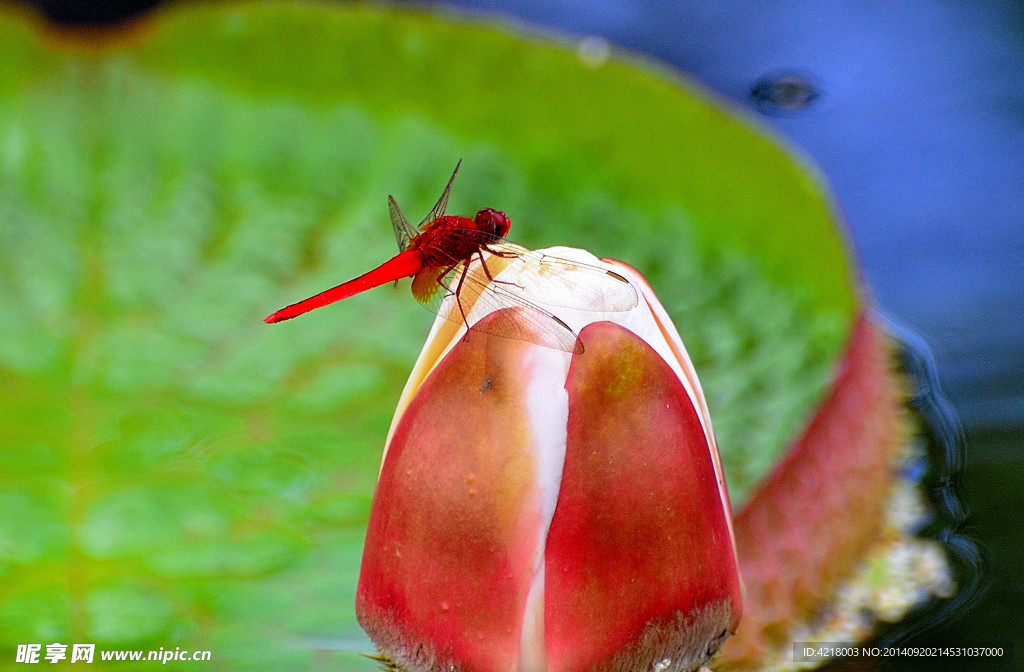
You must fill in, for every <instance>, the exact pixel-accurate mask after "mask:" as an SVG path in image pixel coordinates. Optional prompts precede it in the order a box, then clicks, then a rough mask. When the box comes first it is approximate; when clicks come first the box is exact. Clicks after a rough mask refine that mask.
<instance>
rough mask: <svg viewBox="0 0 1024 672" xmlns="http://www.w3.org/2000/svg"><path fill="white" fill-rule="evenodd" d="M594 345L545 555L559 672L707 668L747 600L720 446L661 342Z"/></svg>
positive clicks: (579, 363) (572, 376) (589, 343)
mask: <svg viewBox="0 0 1024 672" xmlns="http://www.w3.org/2000/svg"><path fill="white" fill-rule="evenodd" d="M580 336H581V338H582V339H583V341H584V343H585V344H586V352H585V353H584V354H583V355H582V356H577V357H575V358H574V359H573V362H572V366H571V368H570V371H569V376H568V381H567V383H566V389H567V390H568V392H569V430H568V441H567V450H566V458H565V467H564V471H563V476H562V487H561V490H560V492H559V496H558V503H557V507H556V509H555V514H554V519H553V520H552V522H551V529H550V532H549V535H548V543H547V547H546V550H545V555H544V557H545V562H546V570H545V571H546V590H545V601H544V607H545V631H544V632H545V639H546V645H547V651H548V665H549V669H550V672H575V671H577V670H581V671H582V670H591V669H602V670H603V669H619V668H617V667H614V662H615V661H619V662H620V663H622V664H626V661H629V664H628V665H627V667H624V668H622V669H637V670H640V669H652V666H654V665H655V664H657V663H659V662H661V661H663V660H664V659H666V658H667V659H670V660H671V661H672V662H673V665H672V667H671V669H679V668H678V667H676V665H683V664H684V661H686V660H692V661H693V662H694V663H699V662H702V661H703V660H705V659H706V658H707V651H708V650H709V649H710V650H711V651H714V650H716V649H717V647H718V646H719V645H720V643H721V639H722V637H723V636H724V635H725V634H726V633H728V632H732V631H733V630H734V629H735V628H736V625H737V622H738V620H739V615H740V610H741V602H742V600H741V595H740V593H741V588H740V581H739V574H738V570H737V564H736V556H735V553H734V551H733V546H732V540H731V533H730V522H729V518H728V512H727V510H726V505H725V504H724V500H723V496H722V494H721V493H720V491H719V483H718V479H717V476H716V470H715V464H714V460H713V457H712V449H711V447H710V446H709V444H708V441H707V438H706V436H705V432H704V428H703V426H702V424H701V421H700V419H699V417H698V414H697V412H696V410H695V409H694V406H693V402H692V401H691V399H690V397H689V395H688V394H687V392H686V390H685V389H684V387H683V385H682V383H681V382H680V380H679V378H678V377H677V376H676V375H675V373H674V372H673V371H672V369H671V368H670V367H669V366H668V365H667V364H666V363H665V361H664V360H663V359H662V358H661V357H660V356H659V355H658V354H657V353H656V352H655V351H654V350H653V349H652V348H651V347H650V346H649V345H647V344H646V343H645V342H644V341H643V340H641V339H640V338H638V337H637V336H636V335H635V334H633V333H632V332H631V331H629V330H627V329H625V328H623V327H620V326H617V325H614V324H612V323H609V322H600V323H595V324H592V325H590V326H588V327H586V328H585V329H584V330H583V331H582V332H581V334H580ZM685 669H689V668H685Z"/></svg>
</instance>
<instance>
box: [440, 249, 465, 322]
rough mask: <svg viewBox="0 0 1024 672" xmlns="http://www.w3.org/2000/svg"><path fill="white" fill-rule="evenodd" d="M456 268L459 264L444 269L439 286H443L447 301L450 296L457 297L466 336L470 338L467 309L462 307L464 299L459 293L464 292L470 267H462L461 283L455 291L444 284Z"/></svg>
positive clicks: (456, 300) (456, 301)
mask: <svg viewBox="0 0 1024 672" xmlns="http://www.w3.org/2000/svg"><path fill="white" fill-rule="evenodd" d="M456 266H458V264H452V265H451V266H449V267H448V268H446V269H444V271H443V272H442V273H440V274H439V275H438V276H437V284H439V285H441V287H442V288H443V289H444V291H445V295H444V298H445V299H447V298H448V297H449V296H454V297H455V303H457V304H458V306H459V312H460V313H461V314H462V323H463V324H465V325H466V336H469V318H467V317H466V309H465V308H463V307H462V298H461V297H460V296H459V292H460V291H462V283H463V282H465V280H466V273H468V272H469V265H468V264H467V265H465V266H463V267H462V273H460V274H459V282H458V284H457V285H456V286H455V289H452V288H451V287H450V286H448V285H446V284H444V278H445V276H447V275H448V273H450V272H451V270H452V269H453V268H455V267H456ZM442 300H443V299H442Z"/></svg>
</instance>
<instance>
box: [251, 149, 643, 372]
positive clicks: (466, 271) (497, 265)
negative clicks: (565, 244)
mask: <svg viewBox="0 0 1024 672" xmlns="http://www.w3.org/2000/svg"><path fill="white" fill-rule="evenodd" d="M461 164H462V162H461V161H460V162H459V163H458V164H456V166H455V172H453V173H452V176H451V179H450V180H448V186H446V187H445V189H444V192H443V193H442V194H441V198H439V199H438V201H437V204H436V205H434V207H433V209H431V211H430V213H429V214H428V215H427V216H426V217H425V218H424V219H423V221H422V222H420V225H419V227H418V228H413V227H412V226H411V225H410V224H409V220H407V219H406V218H405V215H403V214H402V211H401V209H400V208H399V207H398V203H396V202H395V199H394V198H393V197H391V196H388V210H389V211H390V214H391V225H392V227H393V228H394V230H395V239H396V240H397V241H398V249H399V253H398V254H397V255H396V256H395V257H393V258H391V259H390V260H388V261H386V262H384V263H383V264H381V265H380V266H378V267H377V268H375V269H373V270H372V271H370V272H368V273H365V274H363V275H361V276H359V277H358V278H355V279H353V280H349V281H348V282H345V283H342V284H340V285H338V286H337V287H333V288H331V289H328V290H325V291H323V292H320V293H319V294H317V295H315V296H311V297H309V298H308V299H304V300H302V301H299V302H298V303H293V304H292V305H290V306H287V307H285V308H282V309H281V310H279V311H277V312H275V313H273V314H272V315H269V316H267V317H266V318H265V319H264V322H267V323H268V324H272V323H274V322H281V321H283V320H290V319H292V318H293V317H298V316H299V315H302V314H303V313H306V312H308V311H310V310H313V309H314V308H320V307H321V306H326V305H327V304H329V303H334V302H335V301H340V300H341V299H346V298H348V297H350V296H352V295H354V294H358V293H360V292H363V291H365V290H367V289H372V288H374V287H378V286H380V285H383V284H386V283H388V282H391V281H395V280H399V279H401V278H405V277H412V279H413V280H412V294H413V296H414V297H416V300H417V301H419V302H420V303H421V304H423V305H424V306H426V307H427V308H428V309H430V310H431V311H432V312H434V313H437V314H438V315H441V316H443V317H445V318H446V319H449V320H452V321H454V322H459V323H462V324H465V325H466V328H467V330H468V331H467V334H466V336H467V337H468V335H469V331H474V330H475V331H483V332H487V333H490V334H493V335H496V336H501V337H504V338H515V339H520V340H525V341H530V342H533V343H537V344H539V345H543V346H546V347H549V348H554V349H556V350H564V351H566V352H575V353H581V352H583V345H582V343H581V342H580V340H579V338H578V337H577V335H576V333H575V332H574V331H573V330H572V329H571V328H570V327H569V325H567V324H566V323H565V322H564V321H562V320H561V319H559V318H558V317H556V316H555V315H553V314H551V313H550V312H549V311H547V310H545V309H544V308H542V307H541V306H540V305H538V303H543V304H546V305H552V306H561V307H564V308H572V309H576V310H588V311H613V312H614V311H623V310H629V309H631V308H633V307H634V306H636V304H637V295H636V291H635V290H634V289H633V287H632V285H630V284H629V282H628V281H627V280H626V279H625V278H624V277H623V276H621V275H619V274H618V273H615V272H613V271H610V270H608V269H606V268H601V267H599V266H594V265H590V264H585V263H581V262H577V261H571V260H568V259H561V258H559V257H555V256H551V255H549V254H545V253H542V252H536V251H532V250H528V249H526V248H524V247H521V246H519V245H514V244H511V243H506V242H504V239H505V236H506V235H507V234H508V231H509V228H510V227H511V221H510V220H509V217H508V215H506V214H505V213H504V212H499V211H497V210H494V209H492V208H483V209H482V210H480V211H479V212H477V213H476V216H474V217H473V218H472V219H469V218H468V217H459V216H457V215H446V214H445V209H446V208H447V206H448V195H449V194H450V193H451V190H452V184H454V183H455V176H456V175H458V173H459V166H460V165H461ZM499 274H500V275H501V277H502V278H509V279H507V280H505V279H499V278H498V277H497V276H499ZM507 308H510V309H513V310H504V311H502V312H500V313H497V314H496V315H494V316H493V317H491V318H490V319H488V320H487V321H486V322H484V323H482V324H480V323H478V320H479V319H480V318H482V317H484V316H486V315H490V314H491V313H494V312H495V311H499V310H501V309H507Z"/></svg>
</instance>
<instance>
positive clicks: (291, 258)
mask: <svg viewBox="0 0 1024 672" xmlns="http://www.w3.org/2000/svg"><path fill="white" fill-rule="evenodd" d="M0 10H3V13H0V44H3V45H4V48H3V50H2V52H0V250H2V252H0V376H2V380H3V383H2V388H0V669H2V668H4V667H6V666H7V664H8V663H10V662H13V660H14V651H15V649H16V646H17V644H20V643H30V642H35V643H43V644H44V645H45V644H47V643H51V642H62V643H66V644H70V643H89V642H92V643H96V644H97V647H98V649H104V648H106V649H114V648H131V649H157V648H159V647H164V648H165V649H173V648H174V647H178V646H180V647H182V648H184V649H209V650H211V651H212V652H213V663H210V664H204V665H212V667H211V668H210V669H223V670H246V669H261V670H266V669H288V670H303V669H308V670H314V669H372V668H373V664H372V663H371V662H370V661H368V660H365V659H363V658H361V657H360V656H359V655H358V654H357V653H356V652H358V651H369V650H371V645H370V644H369V642H368V641H367V640H366V639H365V637H364V636H363V635H362V633H361V631H360V630H359V627H358V625H357V623H356V622H355V618H354V613H353V595H354V591H355V585H356V578H357V575H358V569H359V561H360V557H361V544H362V537H363V530H364V527H365V523H366V519H367V515H368V511H369V506H370V499H371V495H372V491H373V485H374V481H375V478H376V473H377V468H378V463H379V459H380V453H381V449H382V447H383V442H384V438H385V436H386V433H387V428H388V424H389V422H390V418H391V414H392V411H393V408H394V404H395V402H396V401H397V398H398V395H399V392H400V390H401V387H402V385H403V384H404V380H405V376H406V374H407V372H408V370H409V369H410V368H411V366H412V363H413V362H414V360H415V358H416V356H417V353H418V351H419V348H420V346H421V344H422V340H423V338H424V336H425V335H426V332H427V330H428V328H429V324H430V321H431V316H430V314H429V313H426V312H424V311H423V310H422V309H420V308H419V307H418V306H417V305H416V303H415V301H413V300H412V299H411V297H410V296H409V293H408V289H407V288H406V287H405V286H404V285H403V286H400V287H398V288H392V287H382V288H379V289H377V290H375V291H373V292H370V293H367V294H364V295H360V296H357V297H353V298H352V299H349V300H347V301H346V302H344V303H343V304H340V305H336V306H333V307H331V308H330V309H327V310H323V311H317V312H315V313H312V314H310V315H309V316H306V317H303V318H302V319H301V320H296V321H293V322H288V323H284V324H281V325H277V326H274V327H269V326H267V325H265V324H263V323H262V321H261V318H262V317H263V316H264V315H266V314H267V313H269V312H270V311H272V310H274V309H276V308H279V307H280V306H282V305H284V304H286V303H290V302H293V301H294V300H297V299H300V298H303V297H305V296H307V295H309V294H312V293H315V292H316V291H319V290H321V289H324V288H326V287H329V286H332V285H334V284H337V283H338V282H341V281H343V280H346V279H348V278H350V277H353V276H355V275H358V274H359V273H361V272H363V271H365V270H368V269H369V268H371V267H373V266H375V265H377V264H378V263H379V262H381V261H383V260H384V259H386V258H388V257H390V256H391V255H392V254H393V253H394V251H395V250H394V240H393V236H392V233H391V230H390V226H389V225H388V221H387V213H386V203H385V199H386V196H387V195H388V194H394V195H395V197H396V198H397V199H398V200H399V202H400V203H401V204H402V206H403V209H404V210H405V211H406V212H407V213H408V214H409V216H410V218H412V219H414V220H417V219H419V217H420V216H421V215H422V213H425V212H426V211H427V209H428V208H429V207H430V206H431V205H432V204H433V201H434V199H436V197H437V194H438V193H439V192H440V190H441V188H442V187H443V186H444V183H445V180H446V179H447V177H448V175H449V174H450V171H451V168H452V166H453V165H454V164H455V161H456V160H457V159H458V158H462V159H463V160H464V162H463V168H462V171H461V173H460V176H459V180H458V182H457V183H456V185H455V189H454V191H453V193H452V201H451V207H450V208H449V210H450V211H451V212H472V211H475V210H476V209H478V208H479V207H482V206H485V205H488V206H492V207H496V208H499V209H502V210H504V211H506V212H508V213H509V214H510V216H511V217H512V221H513V236H512V237H513V238H514V239H515V240H516V241H517V242H521V243H523V244H526V245H528V246H535V247H541V246H548V245H558V244H565V245H572V246H577V247H585V248H588V249H590V250H592V251H593V252H595V253H596V254H598V255H601V256H612V257H616V258H619V259H622V260H624V261H626V262H628V263H630V264H632V265H634V266H636V267H638V268H639V269H640V270H641V271H643V272H644V273H645V274H646V275H647V276H648V278H649V279H650V281H651V283H652V284H653V286H654V288H655V290H656V291H657V292H658V294H659V296H660V298H661V299H662V301H663V302H664V304H665V306H666V308H667V309H668V310H669V312H670V313H671V314H672V316H673V318H674V319H675V320H676V324H677V327H678V328H679V331H680V333H681V334H682V336H683V339H684V341H685V342H686V344H687V347H688V348H689V351H690V354H691V356H692V357H693V359H694V362H695V365H696V366H697V369H698V372H699V373H700V375H701V378H702V381H703V383H704V386H705V390H706V392H707V395H708V398H709V405H710V407H711V411H712V414H713V418H714V422H715V428H716V432H717V434H718V437H719V443H720V446H721V448H722V451H723V458H724V460H725V462H726V469H727V472H728V475H729V478H730V487H731V492H732V496H733V501H734V506H736V508H739V506H741V505H742V501H743V499H744V497H745V496H746V494H747V493H748V491H749V488H750V487H751V486H752V485H754V484H756V483H757V481H758V479H759V478H760V477H761V476H763V475H764V473H765V472H766V470H767V469H769V468H770V467H771V465H772V464H773V463H774V462H775V461H776V460H777V458H778V455H779V451H780V450H781V449H782V448H784V447H785V446H786V444H787V442H788V440H789V439H790V438H791V437H792V436H793V435H794V434H795V433H796V432H797V431H798V430H799V429H800V428H801V427H802V424H803V423H804V422H805V420H806V419H807V417H808V414H809V413H811V412H812V411H813V409H814V406H815V404H816V403H817V401H818V400H819V399H820V397H821V394H822V392H823V391H824V389H825V387H826V386H827V384H828V381H829V379H830V377H831V375H832V373H833V367H834V363H835V359H836V357H837V354H838V353H839V352H840V350H841V348H842V345H843V344H844V340H845V337H846V334H847V331H848V328H849V326H850V323H851V320H852V318H853V315H854V312H855V310H856V308H857V299H856V296H855V286H854V279H853V272H852V270H851V269H850V266H849V261H848V258H847V256H846V252H845V251H844V245H843V241H842V240H841V239H840V237H839V235H838V233H837V232H836V230H835V228H834V223H833V215H832V212H831V206H830V204H829V200H828V198H827V196H826V195H825V194H824V193H823V190H822V187H821V186H820V184H819V182H818V180H817V178H816V176H815V175H813V174H811V173H810V172H808V171H807V170H806V169H805V168H804V167H802V166H801V165H799V164H798V163H797V162H795V161H794V160H793V159H792V158H791V157H790V156H789V155H788V154H787V153H786V152H785V151H784V150H783V149H782V148H781V147H780V146H779V144H778V143H777V142H776V141H774V140H773V139H771V138H769V137H767V136H766V135H765V134H764V133H763V132H761V131H760V130H758V129H755V128H752V127H751V126H750V125H749V124H748V123H747V122H745V121H743V120H740V119H737V118H736V117H735V116H734V115H733V114H732V113H730V112H727V111H726V110H724V109H723V108H721V107H719V106H718V105H716V104H714V103H713V102H711V101H709V100H707V99H706V98H705V97H704V96H703V95H701V94H700V93H698V92H696V91H694V90H693V89H692V88H691V87H690V86H689V85H688V84H686V83H684V82H679V81H674V80H672V79H670V78H669V77H667V76H665V75H664V74H659V73H658V72H657V69H656V68H653V67H651V66H650V65H649V64H642V63H631V62H624V61H618V60H614V59H613V60H611V61H607V62H603V61H594V60H593V59H581V58H580V57H579V56H578V55H577V54H576V53H575V52H574V50H573V47H572V45H569V44H564V45H562V44H552V43H548V42H544V41H539V40H537V39H536V38H532V37H520V36H516V35H511V34H508V33H507V32H504V31H502V30H498V29H495V28H491V27H488V26H485V25H481V24H466V23H460V22H457V21H452V20H445V19H440V18H436V17H434V16H431V15H428V14H419V13H414V12H409V11H400V12H399V11H386V10H383V9H368V8H365V7H354V8H349V9H346V8H339V7H327V6H321V5H317V4H303V3H281V4H276V5H242V4H238V5H216V6H199V5H196V6H191V5H188V6H184V7H181V8H171V9H168V10H165V11H163V12H161V13H158V14H157V15H156V16H154V17H152V18H150V19H149V20H148V21H147V22H146V23H144V24H143V25H141V26H138V27H136V28H134V29H133V31H132V32H128V33H121V34H118V35H116V36H114V37H113V38H112V39H111V38H110V37H109V36H108V37H107V38H104V41H102V42H98V41H96V39H93V38H88V39H87V38H83V37H81V36H69V35H66V34H63V35H56V34H53V33H48V32H46V31H44V30H41V29H40V28H39V27H38V26H36V25H34V24H33V22H32V21H31V20H30V19H28V18H27V17H26V16H24V15H21V14H18V13H17V12H14V11H12V10H11V8H10V7H6V8H4V7H0ZM44 651H45V648H44ZM94 664H95V663H94ZM114 665H115V666H116V667H117V668H118V669H131V668H132V666H131V665H130V664H127V663H117V664H114ZM148 665H149V666H151V665H152V663H149V664H148ZM197 665H199V664H198V663H191V664H189V663H182V664H180V666H181V667H190V668H192V667H195V666H197ZM139 667H140V668H146V667H147V664H146V663H142V664H140V665H139ZM168 667H169V668H173V667H174V665H173V664H171V665H169V666H168Z"/></svg>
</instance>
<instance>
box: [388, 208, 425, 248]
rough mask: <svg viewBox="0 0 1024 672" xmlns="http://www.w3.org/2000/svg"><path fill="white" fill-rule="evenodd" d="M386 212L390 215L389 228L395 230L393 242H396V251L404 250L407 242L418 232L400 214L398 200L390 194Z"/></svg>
mask: <svg viewBox="0 0 1024 672" xmlns="http://www.w3.org/2000/svg"><path fill="white" fill-rule="evenodd" d="M388 213H389V214H390V215H391V228H392V229H394V231H395V242H397V243H398V251H399V252H405V251H406V250H407V249H409V242H410V241H411V240H412V239H413V238H415V237H416V234H417V233H418V232H417V231H416V229H414V228H412V224H410V223H409V220H408V219H406V218H405V215H403V214H402V209H401V208H400V207H398V202H397V201H396V200H395V199H394V197H392V196H388Z"/></svg>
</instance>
